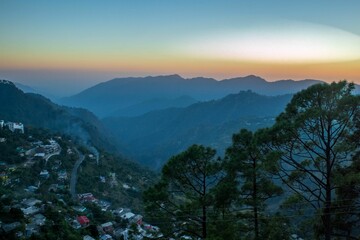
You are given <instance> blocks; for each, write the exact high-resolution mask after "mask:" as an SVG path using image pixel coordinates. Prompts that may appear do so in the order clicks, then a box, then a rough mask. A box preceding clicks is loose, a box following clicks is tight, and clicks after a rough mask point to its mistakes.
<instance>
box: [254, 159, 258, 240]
mask: <svg viewBox="0 0 360 240" xmlns="http://www.w3.org/2000/svg"><path fill="white" fill-rule="evenodd" d="M253 170H254V173H253V204H254V232H255V239H259V222H258V206H257V204H258V203H257V202H258V201H257V184H256V177H257V176H256V159H253Z"/></svg>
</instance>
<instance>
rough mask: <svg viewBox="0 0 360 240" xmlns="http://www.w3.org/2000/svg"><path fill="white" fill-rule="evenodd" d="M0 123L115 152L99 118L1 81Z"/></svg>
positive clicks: (86, 111) (85, 111)
mask: <svg viewBox="0 0 360 240" xmlns="http://www.w3.org/2000/svg"><path fill="white" fill-rule="evenodd" d="M0 102H2V103H6V104H0V119H2V120H5V121H15V122H22V123H24V124H25V125H26V126H33V127H37V128H45V129H49V130H51V131H53V132H61V133H65V134H69V135H71V136H73V137H75V138H78V139H79V140H81V141H83V142H84V143H87V142H91V143H92V144H94V145H95V146H98V147H101V148H104V149H107V150H111V151H115V146H114V145H112V144H110V143H111V142H112V141H111V140H110V138H109V133H108V132H106V130H105V128H104V127H103V125H102V123H101V122H100V121H99V120H98V119H97V117H96V116H95V115H94V114H92V113H91V112H89V111H88V110H85V109H79V108H69V107H63V106H59V105H57V104H54V103H52V102H51V101H50V100H49V99H47V98H45V97H43V96H41V95H38V94H33V93H24V92H23V91H21V90H20V89H18V88H17V87H16V86H15V84H14V83H12V82H9V81H2V80H0Z"/></svg>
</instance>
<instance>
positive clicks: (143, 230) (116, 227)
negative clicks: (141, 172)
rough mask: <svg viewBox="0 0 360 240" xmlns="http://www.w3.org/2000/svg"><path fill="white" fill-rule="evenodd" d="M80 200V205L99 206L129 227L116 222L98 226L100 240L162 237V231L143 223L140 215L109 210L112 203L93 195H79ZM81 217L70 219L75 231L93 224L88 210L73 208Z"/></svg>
mask: <svg viewBox="0 0 360 240" xmlns="http://www.w3.org/2000/svg"><path fill="white" fill-rule="evenodd" d="M78 200H79V202H80V203H86V202H92V203H95V204H97V205H98V206H99V207H100V208H101V210H102V211H108V212H109V213H111V214H112V215H113V216H115V217H118V218H120V219H122V220H123V221H125V222H126V223H127V227H125V228H124V227H122V226H120V224H119V223H116V222H105V223H103V224H101V225H98V226H97V230H98V233H99V239H101V240H110V239H125V240H127V239H129V237H130V236H133V237H135V239H143V237H145V236H146V237H147V238H158V237H161V236H162V234H161V233H160V229H159V228H158V227H156V226H152V225H150V224H146V223H144V222H143V217H142V216H141V215H139V214H135V213H132V212H131V210H130V209H127V208H118V209H115V210H109V207H110V203H109V202H107V201H104V200H98V199H96V198H95V197H94V195H93V194H92V193H83V194H78ZM73 209H74V210H76V211H77V212H78V213H79V214H80V215H79V216H76V218H73V219H68V222H69V223H70V224H71V226H72V227H73V228H75V229H80V228H86V227H88V226H89V225H90V224H91V223H90V220H89V219H88V218H87V216H86V212H87V209H86V207H84V206H76V207H73ZM131 225H134V226H136V228H137V232H138V235H136V236H134V233H133V232H132V231H131V230H130V226H131ZM84 239H88V240H90V239H94V238H92V237H90V236H88V235H87V236H84Z"/></svg>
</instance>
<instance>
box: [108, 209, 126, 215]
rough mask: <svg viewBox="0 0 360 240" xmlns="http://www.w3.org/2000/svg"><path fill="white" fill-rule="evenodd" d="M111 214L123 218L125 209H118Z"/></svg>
mask: <svg viewBox="0 0 360 240" xmlns="http://www.w3.org/2000/svg"><path fill="white" fill-rule="evenodd" d="M111 212H112V214H114V216H121V215H122V214H124V213H123V212H124V209H122V208H118V209H116V210H112V211H111Z"/></svg>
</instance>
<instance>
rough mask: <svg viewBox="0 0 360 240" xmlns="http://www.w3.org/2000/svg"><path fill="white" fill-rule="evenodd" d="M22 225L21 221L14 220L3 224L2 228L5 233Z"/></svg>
mask: <svg viewBox="0 0 360 240" xmlns="http://www.w3.org/2000/svg"><path fill="white" fill-rule="evenodd" d="M20 226H21V223H20V222H13V223H9V224H3V225H2V226H1V228H2V230H3V231H4V232H5V233H9V232H11V231H13V230H15V229H17V228H19V227H20Z"/></svg>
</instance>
